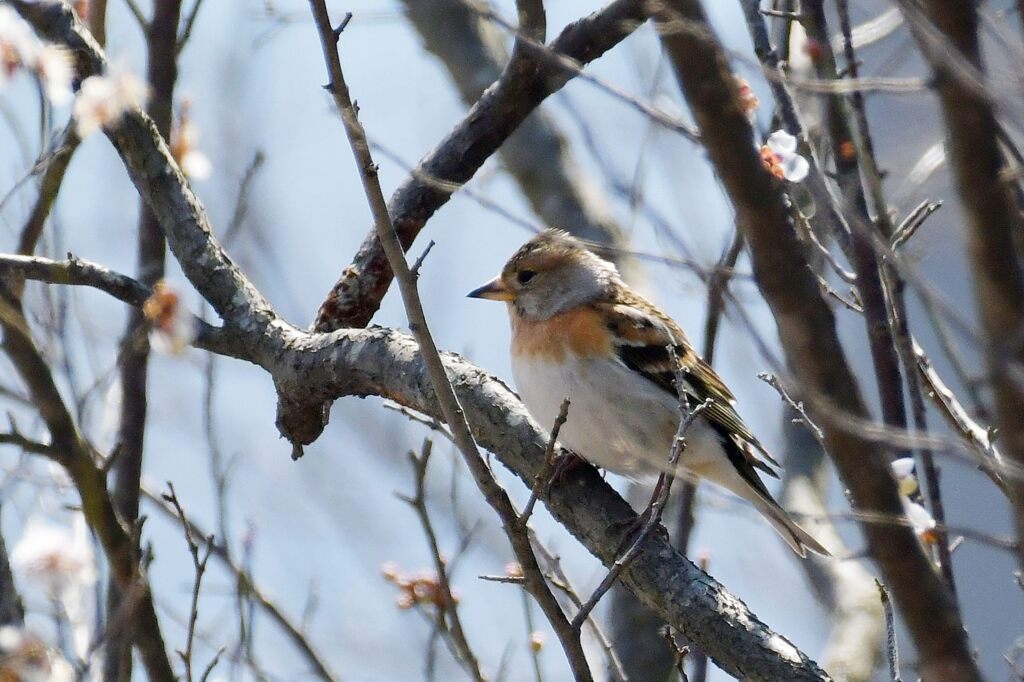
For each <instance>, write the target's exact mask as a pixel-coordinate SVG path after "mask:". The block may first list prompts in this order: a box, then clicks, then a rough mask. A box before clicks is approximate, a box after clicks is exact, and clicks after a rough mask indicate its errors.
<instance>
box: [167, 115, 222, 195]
mask: <svg viewBox="0 0 1024 682" xmlns="http://www.w3.org/2000/svg"><path fill="white" fill-rule="evenodd" d="M191 110H192V103H191V102H190V101H189V100H187V99H186V100H184V101H183V102H182V103H181V108H180V109H179V111H178V120H177V125H176V126H175V127H174V130H172V131H171V156H173V157H174V160H175V161H177V162H178V166H179V167H180V168H181V172H182V173H184V174H185V175H186V176H188V178H189V179H190V180H205V179H206V178H208V177H210V173H212V172H213V164H211V163H210V159H209V157H207V156H206V154H204V153H203V152H201V151H200V150H199V149H197V148H196V141H197V140H198V138H199V133H198V132H197V130H196V126H195V124H194V123H193V122H192V116H191Z"/></svg>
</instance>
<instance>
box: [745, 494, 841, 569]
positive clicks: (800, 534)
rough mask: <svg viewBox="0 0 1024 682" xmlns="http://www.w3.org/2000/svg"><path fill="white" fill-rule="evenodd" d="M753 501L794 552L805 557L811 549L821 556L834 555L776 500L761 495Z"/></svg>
mask: <svg viewBox="0 0 1024 682" xmlns="http://www.w3.org/2000/svg"><path fill="white" fill-rule="evenodd" d="M751 501H752V502H753V503H754V507H756V508H757V510H758V511H759V512H761V515H762V516H764V517H765V518H766V519H767V520H768V523H770V524H772V528H774V529H775V530H776V531H778V533H779V535H781V536H782V539H783V540H785V541H786V544H787V545H789V547H790V549H792V550H793V551H794V552H796V553H797V554H799V555H800V556H802V557H805V556H807V550H808V549H809V550H811V551H812V552H814V553H815V554H820V555H821V556H832V553H831V552H829V551H828V550H827V549H825V548H824V547H823V546H822V544H821V543H820V542H818V541H817V540H815V539H814V538H813V537H812V536H811V534H810V533H808V532H807V531H805V530H804V529H803V528H801V527H800V526H798V525H796V521H794V520H793V519H791V518H790V517H789V514H787V513H786V511H785V510H784V509H783V508H782V507H780V506H779V504H778V503H777V502H776V501H775V500H772V499H768V500H765V499H764V498H762V497H761V496H760V495H759V496H758V499H756V500H751Z"/></svg>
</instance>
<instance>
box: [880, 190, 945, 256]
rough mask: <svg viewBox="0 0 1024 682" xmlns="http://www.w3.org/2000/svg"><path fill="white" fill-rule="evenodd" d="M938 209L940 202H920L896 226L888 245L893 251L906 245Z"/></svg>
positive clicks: (940, 206)
mask: <svg viewBox="0 0 1024 682" xmlns="http://www.w3.org/2000/svg"><path fill="white" fill-rule="evenodd" d="M940 208H942V202H941V201H934V202H932V201H922V202H921V203H920V204H918V205H917V206H915V207H914V209H913V210H912V211H911V212H910V213H908V214H907V217H906V218H904V219H903V220H902V221H901V222H900V224H899V225H897V226H896V229H895V231H893V233H892V237H890V238H889V244H890V245H891V246H892V249H893V251H895V250H897V249H899V248H900V247H901V246H903V245H904V244H906V243H907V241H909V240H910V238H911V237H913V236H914V235H915V234H916V233H917V230H918V228H919V227H921V226H922V225H924V223H925V221H926V220H928V218H929V216H931V215H932V214H933V213H935V212H936V211H938V210H939V209H940Z"/></svg>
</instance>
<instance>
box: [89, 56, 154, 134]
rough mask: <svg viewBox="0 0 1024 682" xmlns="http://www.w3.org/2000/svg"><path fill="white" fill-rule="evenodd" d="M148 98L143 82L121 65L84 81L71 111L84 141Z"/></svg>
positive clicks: (110, 67)
mask: <svg viewBox="0 0 1024 682" xmlns="http://www.w3.org/2000/svg"><path fill="white" fill-rule="evenodd" d="M147 96H148V92H147V88H146V85H145V83H143V82H142V81H140V80H139V79H138V78H137V77H136V76H135V75H134V74H132V73H131V72H130V71H128V70H127V69H126V68H124V67H123V66H121V65H117V64H114V65H111V66H108V67H107V71H106V73H104V74H103V75H98V76H90V77H88V78H86V79H85V80H84V81H82V89H81V90H80V91H79V93H78V97H77V98H76V99H75V106H74V110H73V114H74V117H75V121H77V123H78V134H79V135H80V136H81V137H83V138H84V137H87V136H88V135H91V134H92V133H94V132H96V131H97V130H99V129H100V128H102V127H103V126H107V125H110V124H112V123H114V122H116V121H117V120H118V119H119V118H121V115H122V114H124V112H125V111H127V110H128V109H130V108H132V107H136V106H141V105H142V104H143V103H144V102H145V100H146V98H147Z"/></svg>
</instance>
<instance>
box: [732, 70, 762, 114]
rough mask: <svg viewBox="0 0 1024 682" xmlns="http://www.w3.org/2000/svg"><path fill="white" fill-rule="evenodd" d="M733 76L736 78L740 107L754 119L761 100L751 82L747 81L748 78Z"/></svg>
mask: <svg viewBox="0 0 1024 682" xmlns="http://www.w3.org/2000/svg"><path fill="white" fill-rule="evenodd" d="M733 78H734V79H735V80H736V90H737V91H738V93H739V101H740V108H741V109H743V113H745V114H746V115H747V118H748V119H750V120H751V121H753V120H754V118H755V117H756V116H757V108H758V107H759V106H760V105H761V102H760V100H758V99H757V95H755V94H754V89H753V88H751V87H750V83H748V82H747V79H746V78H743V77H742V76H733Z"/></svg>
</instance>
